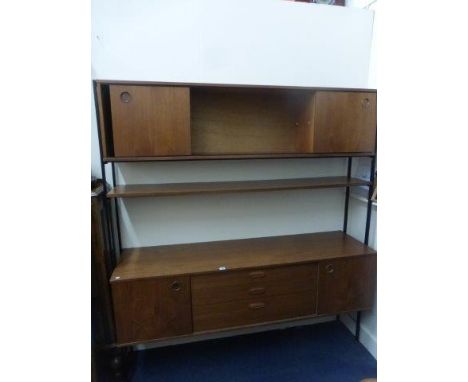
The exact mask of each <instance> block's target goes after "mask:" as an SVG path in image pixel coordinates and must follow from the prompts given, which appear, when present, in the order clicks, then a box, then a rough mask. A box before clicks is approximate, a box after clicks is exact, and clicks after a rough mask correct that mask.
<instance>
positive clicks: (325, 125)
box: [314, 92, 377, 153]
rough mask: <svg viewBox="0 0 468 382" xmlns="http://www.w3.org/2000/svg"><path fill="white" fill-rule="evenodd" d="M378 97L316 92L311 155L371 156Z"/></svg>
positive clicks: (373, 147) (348, 93) (365, 93)
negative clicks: (334, 153)
mask: <svg viewBox="0 0 468 382" xmlns="http://www.w3.org/2000/svg"><path fill="white" fill-rule="evenodd" d="M376 102H377V96H376V94H375V93H369V92H361V93H351V92H317V93H316V95H315V115H314V152H317V153H326V152H353V151H355V152H373V151H375V138H376V126H377V113H376V110H377V105H376Z"/></svg>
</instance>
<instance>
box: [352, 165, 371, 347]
mask: <svg viewBox="0 0 468 382" xmlns="http://www.w3.org/2000/svg"><path fill="white" fill-rule="evenodd" d="M375 158H376V157H375V156H374V157H372V158H371V165H370V175H369V192H368V194H367V213H366V231H365V234H364V244H366V245H368V244H369V231H370V222H371V217H372V193H373V192H374V175H375ZM360 333H361V311H358V312H357V316H356V332H355V334H354V338H355V339H356V341H359V335H360Z"/></svg>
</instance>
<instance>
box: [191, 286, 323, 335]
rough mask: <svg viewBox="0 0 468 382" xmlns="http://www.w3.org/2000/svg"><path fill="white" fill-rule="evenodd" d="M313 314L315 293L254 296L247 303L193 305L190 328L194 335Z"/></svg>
mask: <svg viewBox="0 0 468 382" xmlns="http://www.w3.org/2000/svg"><path fill="white" fill-rule="evenodd" d="M315 313H316V293H315V291H307V292H304V293H297V294H288V295H282V296H273V297H253V298H251V299H248V300H241V301H231V302H225V303H220V304H211V305H194V306H193V328H194V331H195V332H199V331H205V330H213V329H221V328H229V327H237V326H243V325H250V324H254V323H261V322H266V321H275V320H282V319H286V318H292V317H302V316H310V315H314V314H315Z"/></svg>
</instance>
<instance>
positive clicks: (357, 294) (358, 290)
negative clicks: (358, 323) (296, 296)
mask: <svg viewBox="0 0 468 382" xmlns="http://www.w3.org/2000/svg"><path fill="white" fill-rule="evenodd" d="M376 265H377V258H376V256H375V255H372V256H361V257H358V258H353V259H340V260H332V261H324V262H321V263H320V264H319V287H318V307H317V311H318V314H335V313H339V312H347V311H353V310H365V309H370V308H371V307H372V304H373V302H374V300H373V296H374V291H375V280H376Z"/></svg>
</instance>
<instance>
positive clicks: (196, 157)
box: [104, 152, 375, 162]
mask: <svg viewBox="0 0 468 382" xmlns="http://www.w3.org/2000/svg"><path fill="white" fill-rule="evenodd" d="M373 156H375V154H374V153H372V152H362V153H360V152H359V153H358V152H354V153H299V154H295V153H288V154H271V153H269V154H239V155H182V156H180V155H179V156H178V155H175V156H160V157H155V156H149V157H119V158H116V157H105V158H104V161H105V162H155V161H195V160H240V159H294V158H342V157H373Z"/></svg>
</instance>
